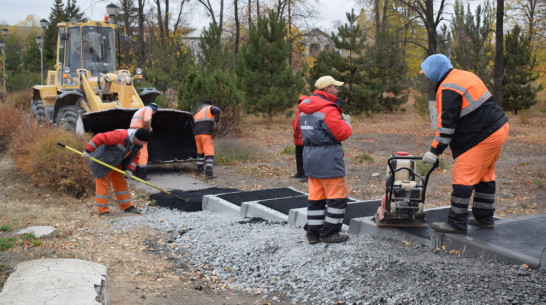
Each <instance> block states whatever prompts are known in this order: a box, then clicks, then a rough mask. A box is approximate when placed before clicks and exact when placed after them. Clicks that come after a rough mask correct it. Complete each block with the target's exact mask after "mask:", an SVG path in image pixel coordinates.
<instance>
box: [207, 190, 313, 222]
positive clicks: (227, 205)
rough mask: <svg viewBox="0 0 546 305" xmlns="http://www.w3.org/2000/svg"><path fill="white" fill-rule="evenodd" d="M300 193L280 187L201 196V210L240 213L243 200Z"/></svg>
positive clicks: (286, 196) (283, 196) (298, 194)
mask: <svg viewBox="0 0 546 305" xmlns="http://www.w3.org/2000/svg"><path fill="white" fill-rule="evenodd" d="M302 194H305V193H302V192H300V191H298V190H297V189H295V188H293V187H281V188H273V189H265V190H256V191H247V192H243V191H240V192H231V193H225V194H218V195H207V196H203V210H210V211H213V212H222V213H232V214H239V215H240V214H241V204H242V203H243V202H250V201H259V200H265V199H275V198H288V197H295V196H300V195H302Z"/></svg>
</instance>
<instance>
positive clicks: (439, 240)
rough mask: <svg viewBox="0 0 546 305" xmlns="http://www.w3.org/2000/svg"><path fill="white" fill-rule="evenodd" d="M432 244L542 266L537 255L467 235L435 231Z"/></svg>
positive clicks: (477, 255)
mask: <svg viewBox="0 0 546 305" xmlns="http://www.w3.org/2000/svg"><path fill="white" fill-rule="evenodd" d="M430 246H431V248H433V249H436V248H440V247H442V246H445V247H446V249H448V250H458V251H459V252H460V253H461V255H468V256H472V257H478V258H483V259H486V260H494V261H503V262H506V263H509V264H527V265H529V267H531V268H535V269H536V268H539V267H540V260H539V259H537V258H535V257H532V256H529V255H526V254H523V253H520V252H516V251H512V250H510V249H506V248H503V247H500V246H497V245H493V244H491V243H488V242H485V241H483V240H479V239H475V238H472V237H469V236H466V235H460V234H451V233H440V232H436V231H433V232H432V238H431V240H430ZM543 256H544V255H543Z"/></svg>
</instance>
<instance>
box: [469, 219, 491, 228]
mask: <svg viewBox="0 0 546 305" xmlns="http://www.w3.org/2000/svg"><path fill="white" fill-rule="evenodd" d="M467 223H468V224H469V225H471V226H478V227H480V228H482V229H493V228H494V227H495V224H494V223H492V224H487V223H483V222H480V221H478V220H477V219H476V218H475V217H470V218H468V222H467Z"/></svg>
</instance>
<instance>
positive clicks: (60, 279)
mask: <svg viewBox="0 0 546 305" xmlns="http://www.w3.org/2000/svg"><path fill="white" fill-rule="evenodd" d="M109 303H110V301H109V297H108V276H107V268H106V266H104V265H101V264H97V263H93V262H89V261H84V260H79V259H38V260H32V261H27V262H24V263H20V264H18V265H17V266H16V270H15V272H13V273H12V274H11V275H10V277H9V278H8V280H7V281H6V283H5V285H4V288H3V289H2V292H0V304H9V305H66V304H71V305H108V304H109Z"/></svg>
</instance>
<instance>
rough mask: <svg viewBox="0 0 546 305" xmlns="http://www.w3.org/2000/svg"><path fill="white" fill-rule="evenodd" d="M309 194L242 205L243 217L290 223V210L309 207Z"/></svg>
mask: <svg viewBox="0 0 546 305" xmlns="http://www.w3.org/2000/svg"><path fill="white" fill-rule="evenodd" d="M307 197H308V195H307V194H302V195H298V196H293V197H287V198H275V199H269V200H257V201H250V202H243V203H241V214H240V215H241V216H242V217H258V218H262V219H265V220H269V221H277V222H288V213H289V211H290V209H293V208H302V207H306V206H307V202H308V199H307Z"/></svg>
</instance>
